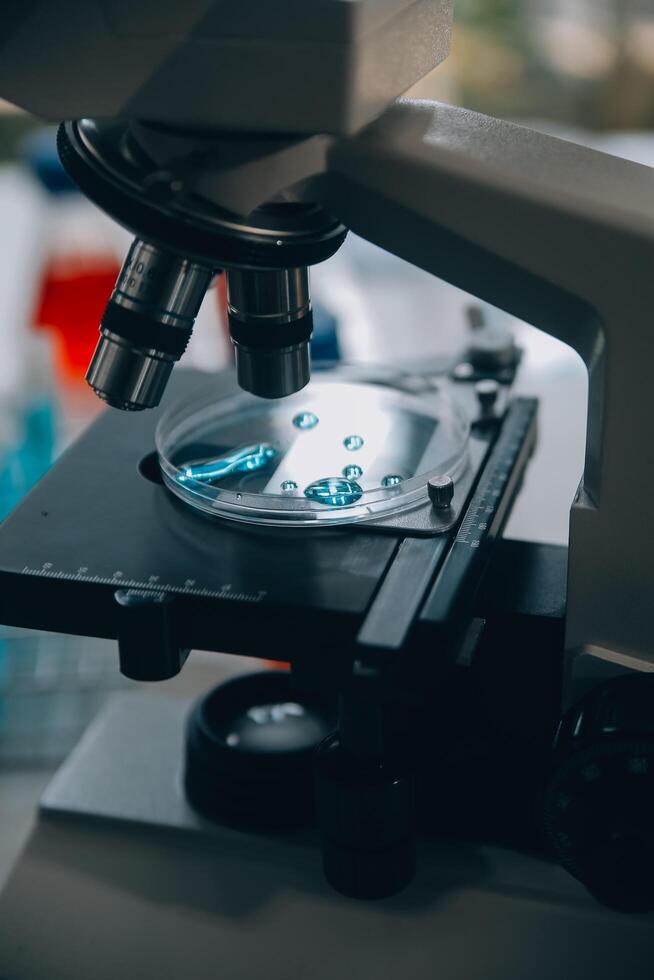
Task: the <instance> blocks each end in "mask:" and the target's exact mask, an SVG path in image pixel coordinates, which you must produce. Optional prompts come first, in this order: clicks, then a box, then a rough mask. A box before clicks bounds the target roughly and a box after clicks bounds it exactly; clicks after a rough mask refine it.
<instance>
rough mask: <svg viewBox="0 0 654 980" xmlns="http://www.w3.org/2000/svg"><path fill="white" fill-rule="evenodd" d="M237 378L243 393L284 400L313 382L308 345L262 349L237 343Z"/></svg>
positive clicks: (235, 346)
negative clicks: (248, 392)
mask: <svg viewBox="0 0 654 980" xmlns="http://www.w3.org/2000/svg"><path fill="white" fill-rule="evenodd" d="M234 355H235V361H236V377H237V379H238V383H239V385H240V386H241V388H243V390H244V391H251V392H252V394H253V395H259V397H260V398H285V397H286V396H288V395H292V394H293V393H294V392H296V391H301V390H302V388H305V387H306V385H308V383H309V381H310V380H311V355H310V352H309V344H308V342H306V343H302V344H295V345H294V346H293V347H282V348H281V350H261V349H260V348H252V347H243V346H241V344H237V343H235V344H234Z"/></svg>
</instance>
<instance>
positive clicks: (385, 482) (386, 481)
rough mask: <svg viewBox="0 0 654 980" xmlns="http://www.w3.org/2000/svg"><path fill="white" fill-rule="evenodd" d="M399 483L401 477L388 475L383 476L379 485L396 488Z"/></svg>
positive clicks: (395, 474) (393, 474) (392, 474)
mask: <svg viewBox="0 0 654 980" xmlns="http://www.w3.org/2000/svg"><path fill="white" fill-rule="evenodd" d="M401 482H402V477H401V476H398V475H397V473H389V474H388V476H385V477H384V478H383V479H382V481H381V485H382V486H383V487H396V486H397V485H398V483H401Z"/></svg>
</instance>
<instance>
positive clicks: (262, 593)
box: [0, 371, 536, 679]
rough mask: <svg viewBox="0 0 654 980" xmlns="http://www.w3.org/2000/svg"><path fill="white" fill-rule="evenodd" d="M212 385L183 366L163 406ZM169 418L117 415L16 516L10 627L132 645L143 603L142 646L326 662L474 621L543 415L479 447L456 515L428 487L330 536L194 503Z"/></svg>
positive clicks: (8, 574)
mask: <svg viewBox="0 0 654 980" xmlns="http://www.w3.org/2000/svg"><path fill="white" fill-rule="evenodd" d="M201 382H203V383H204V384H206V376H205V375H200V374H199V373H198V372H191V371H178V372H177V373H176V375H175V376H174V377H173V381H172V383H171V385H170V390H169V392H168V393H167V396H166V397H165V398H164V405H163V408H164V409H165V408H166V405H167V404H168V405H170V404H171V403H173V402H174V403H175V404H177V403H178V402H179V400H180V399H184V398H187V397H188V396H189V395H190V394H191V393H193V392H195V390H196V389H197V387H198V385H199V384H200V383H201ZM215 385H216V399H220V398H222V397H224V396H229V395H233V394H235V393H236V392H237V388H236V382H235V378H234V375H233V374H232V373H231V372H226V373H224V374H221V375H217V376H216V377H215ZM160 414H161V412H160V410H156V411H151V412H143V413H139V414H135V413H130V414H125V413H121V412H118V411H114V410H110V411H109V410H108V411H106V412H105V413H104V414H103V415H101V417H100V418H99V419H98V421H97V422H96V423H95V424H94V425H92V426H91V428H90V429H89V430H88V431H87V432H86V433H85V434H84V436H83V437H82V438H81V439H80V440H79V441H78V442H76V443H75V444H74V445H73V446H72V447H71V448H70V449H69V450H68V451H67V452H66V453H65V454H64V455H63V456H62V458H61V460H60V461H59V462H58V463H57V464H56V465H55V466H54V467H53V469H52V470H51V471H50V472H49V473H48V474H47V475H46V477H45V478H44V479H43V480H42V481H41V482H40V483H39V484H38V486H37V487H36V488H35V489H34V490H33V491H32V492H31V493H30V494H29V495H28V497H27V498H26V499H25V500H24V501H23V502H22V503H21V505H20V506H19V507H18V508H17V509H16V511H15V512H14V513H13V514H12V515H10V517H9V518H7V520H6V521H5V522H4V524H3V525H2V527H1V528H0V579H1V581H2V585H3V588H2V593H1V594H2V598H1V600H0V621H1V622H2V623H4V624H6V625H10V626H23V627H31V628H37V629H47V630H52V631H55V632H64V633H73V634H78V635H83V636H84V635H86V636H99V637H107V638H119V639H122V638H123V637H124V636H125V635H126V632H125V631H128V630H132V629H133V625H134V622H135V620H134V618H133V615H134V614H133V612H130V610H133V604H131V603H130V602H129V601H127V602H125V601H122V599H124V597H125V595H126V594H127V595H128V597H132V598H133V597H134V596H136V597H137V602H138V601H140V600H141V598H143V597H144V600H145V602H146V603H150V604H151V606H150V611H151V612H152V614H153V616H154V617H155V618H154V619H153V620H148V621H147V622H146V623H145V625H143V623H142V622H141V624H140V625H138V624H137V627H136V628H137V631H138V629H142V630H144V634H141V639H139V636H138V635H136V639H135V642H136V644H137V646H138V645H144V643H145V639H147V640H149V642H150V643H151V644H152V645H153V647H154V648H156V647H157V644H158V642H160V641H159V640H157V635H159V634H157V633H156V630H157V629H159V628H161V629H162V630H163V631H164V632H163V633H162V634H160V635H161V636H166V637H167V638H170V636H171V635H172V636H174V638H173V642H174V644H176V645H177V646H178V648H179V649H180V650H181V649H208V650H220V651H224V652H231V653H239V654H242V655H246V656H262V655H264V656H267V657H270V658H271V659H278V660H291V659H292V660H294V661H296V660H298V658H299V659H303V658H307V657H308V658H309V659H310V660H311V661H312V662H313V663H315V662H317V661H318V660H319V659H320V655H321V653H324V654H325V656H326V657H327V658H328V661H329V663H330V664H334V663H335V661H337V660H338V658H339V656H342V657H343V658H344V660H347V659H350V658H351V656H352V650H353V648H354V646H355V641H357V639H358V642H363V643H364V644H365V645H367V646H369V647H371V648H379V647H383V648H385V649H387V650H389V651H391V652H392V654H393V655H394V653H395V652H397V651H399V650H401V649H402V648H403V647H404V645H405V643H406V641H407V639H408V637H409V633H410V631H412V630H413V627H414V625H415V624H416V623H417V622H418V619H419V618H420V614H421V610H422V617H423V620H425V622H427V623H428V625H436V626H439V625H442V624H444V623H445V621H446V620H448V619H449V617H450V615H451V614H456V615H457V616H458V615H459V609H460V603H459V599H460V598H461V595H460V593H470V596H468V598H470V597H472V596H473V595H474V592H475V590H476V585H477V582H478V576H479V575H481V573H482V571H483V568H484V567H485V562H486V561H487V559H488V554H489V551H490V548H491V545H492V542H493V540H494V539H495V537H496V535H497V534H498V533H499V530H500V529H501V525H502V523H503V520H504V519H505V517H506V514H507V513H508V510H509V508H510V504H511V501H512V499H513V495H514V494H515V492H516V489H517V487H518V485H519V480H520V476H521V473H522V470H523V469H524V466H525V465H526V461H527V459H528V456H529V452H530V450H531V447H532V445H533V441H534V438H535V414H536V405H535V402H533V401H530V400H528V399H516V400H515V401H514V402H512V403H511V404H510V406H509V409H508V410H507V412H506V415H505V416H504V417H503V419H502V420H501V424H500V419H499V418H498V422H497V425H492V426H491V427H490V430H489V431H488V433H487V434H486V435H483V433H482V434H477V435H473V436H472V437H471V438H470V440H469V442H470V465H469V466H468V468H467V470H466V471H465V473H464V474H463V475H462V476H461V477H460V478H459V479H458V480H457V485H456V488H455V496H454V499H453V501H452V505H451V506H450V507H446V508H445V509H444V510H443V509H442V508H441V509H439V508H438V507H433V506H432V505H431V503H430V500H429V498H428V496H427V493H426V492H425V493H424V494H423V495H424V498H425V503H424V505H422V506H421V507H416V508H414V509H413V510H411V511H409V512H407V513H403V514H400V515H398V516H397V517H396V516H394V515H390V516H386V515H382V520H380V521H378V522H376V526H375V525H374V524H373V523H372V522H370V523H368V522H365V523H359V524H352V525H350V526H346V527H341V526H338V527H332V528H328V529H326V530H323V529H322V528H321V527H313V528H311V529H309V530H307V529H301V528H294V527H281V528H278V527H267V526H266V527H254V526H252V527H251V526H249V525H247V524H243V523H237V522H235V521H226V520H218V519H212V518H208V517H207V516H205V515H204V514H201V513H198V512H196V511H194V510H193V509H192V508H190V507H189V506H188V505H187V504H185V503H183V502H181V501H180V500H179V499H177V497H176V496H174V495H173V494H172V493H171V492H170V491H169V490H168V489H167V488H166V487H165V486H164V484H163V482H162V478H161V471H160V469H159V466H158V464H157V458H156V454H155V453H154V448H155V439H154V432H155V428H156V426H157V422H158V419H159V417H160ZM480 474H481V476H480ZM475 484H476V488H475ZM464 508H467V511H466V512H465V516H463V515H464ZM443 513H448V514H449V516H448V517H447V518H444V517H442V516H439V515H442V514H443ZM421 515H422V516H421ZM425 515H426V516H425ZM462 517H463V521H462V523H461V525H460V528H459V533H458V535H457V534H456V532H457V526H458V522H459V521H460V520H461V518H462ZM439 522H440V524H439ZM437 572H438V573H439V578H438V579H437V581H435V580H436V577H437ZM432 583H434V584H433V588H432ZM437 586H438V587H437ZM121 597H122V599H121ZM455 600H456V601H455ZM164 607H165V608H164ZM173 607H174V608H173ZM166 609H167V610H168V612H170V610H171V609H173V611H172V612H171V613H170V614H171V615H173V616H174V629H173V633H172V634H171V632H170V626H169V623H168V619H167V618H166V617H167V616H168V612H167V611H166ZM138 615H140V614H139V613H137V614H136V616H137V618H138ZM147 615H149V613H147V614H146V618H147ZM159 615H161V619H157V617H158V616H159ZM423 625H424V623H423ZM130 636H131V637H132V638H134V636H135V634H134V633H133V632H132V633H130ZM143 637H145V639H144V638H143ZM152 679H154V678H152Z"/></svg>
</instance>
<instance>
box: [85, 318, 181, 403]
mask: <svg viewBox="0 0 654 980" xmlns="http://www.w3.org/2000/svg"><path fill="white" fill-rule="evenodd" d="M174 364H175V361H174V359H173V358H172V357H165V356H162V355H159V354H157V352H156V351H152V350H150V351H144V350H135V349H134V348H132V347H130V346H129V344H127V343H126V342H125V340H123V338H122V337H117V336H116V335H115V334H112V333H102V334H101V336H100V339H99V341H98V345H97V347H96V348H95V353H94V355H93V359H92V360H91V363H90V365H89V369H88V371H87V373H86V380H87V381H88V383H89V384H90V386H91V387H92V388H93V390H94V391H95V393H96V395H98V397H99V398H101V399H102V400H103V401H105V402H107V404H108V405H112V406H113V407H114V408H120V409H122V410H123V411H126V412H136V411H139V410H141V409H143V408H154V407H155V406H156V405H158V404H159V402H160V400H161V396H162V395H163V392H164V389H165V387H166V385H167V383H168V379H169V377H170V373H171V371H172V369H173V366H174Z"/></svg>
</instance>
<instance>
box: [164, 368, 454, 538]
mask: <svg viewBox="0 0 654 980" xmlns="http://www.w3.org/2000/svg"><path fill="white" fill-rule="evenodd" d="M371 379H372V380H366V379H365V378H361V377H357V375H356V373H353V372H351V371H348V370H347V369H339V370H332V371H326V372H319V373H316V374H314V378H313V380H312V381H311V383H310V384H309V385H308V386H307V387H306V388H305V389H304V390H303V391H301V392H298V393H297V394H295V395H292V396H290V397H289V398H284V399H279V400H273V401H268V400H263V399H260V398H257V397H255V396H254V395H250V394H248V393H246V392H238V393H237V394H232V395H228V396H226V397H218V398H217V397H216V388H215V383H213V382H211V381H209V382H207V384H206V385H205V386H203V387H202V388H201V389H200V390H198V391H197V392H196V393H194V394H193V395H192V396H191V397H190V398H187V399H186V400H183V401H180V402H177V403H176V404H174V405H173V406H171V407H170V408H169V409H168V411H167V412H166V413H165V414H164V415H163V416H162V418H161V420H160V422H159V425H158V427H157V431H156V446H157V452H158V456H159V464H160V467H161V472H162V476H163V480H164V483H165V484H166V486H167V487H168V489H169V490H170V491H172V493H174V494H175V495H176V496H177V497H179V498H180V499H181V500H183V501H184V502H185V503H186V504H188V505H189V506H190V507H192V508H194V509H195V510H198V511H201V512H203V513H205V514H208V515H211V516H213V517H218V518H226V519H228V520H232V521H243V522H246V523H248V524H262V525H275V526H284V525H293V526H298V527H325V526H329V525H339V524H351V523H355V522H361V521H365V520H371V519H375V518H380V517H384V516H388V515H390V514H394V513H401V512H403V511H406V510H409V509H411V508H413V507H416V506H419V505H420V504H422V503H424V501H425V500H426V498H427V482H428V480H429V478H430V477H432V476H435V475H449V476H452V478H456V477H457V476H458V475H459V474H460V473H461V472H463V470H464V469H465V468H466V466H467V463H468V436H469V424H468V421H467V419H466V417H465V414H464V413H463V411H462V410H461V408H460V407H459V406H458V405H457V403H456V402H454V401H453V400H452V399H451V398H450V396H449V395H448V393H447V391H446V390H440V389H438V388H437V387H431V388H430V387H427V390H426V391H424V392H423V393H421V394H420V395H414V394H411V393H408V392H407V390H406V388H407V387H409V388H410V387H411V386H410V385H407V383H406V382H407V378H406V376H405V375H403V376H401V382H400V381H399V380H397V382H396V381H394V380H393V377H392V376H389V377H383V375H382V376H380V375H379V374H377V375H375V376H372V375H371ZM398 379H399V376H398Z"/></svg>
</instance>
